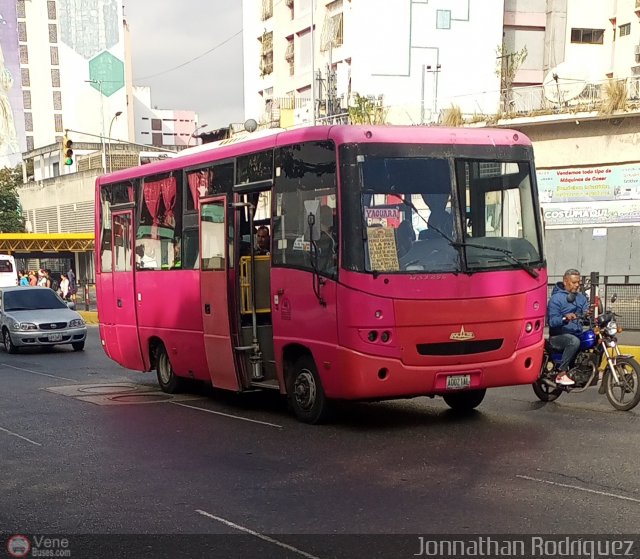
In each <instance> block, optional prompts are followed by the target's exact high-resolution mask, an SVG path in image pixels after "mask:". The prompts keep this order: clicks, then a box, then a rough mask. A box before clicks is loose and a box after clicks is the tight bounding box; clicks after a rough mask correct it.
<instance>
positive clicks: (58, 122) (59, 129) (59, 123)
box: [53, 114, 63, 132]
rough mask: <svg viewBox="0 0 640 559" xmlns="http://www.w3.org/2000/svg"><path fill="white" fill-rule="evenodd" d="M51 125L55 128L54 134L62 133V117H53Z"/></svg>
mask: <svg viewBox="0 0 640 559" xmlns="http://www.w3.org/2000/svg"><path fill="white" fill-rule="evenodd" d="M53 125H54V126H55V127H56V132H62V131H63V130H62V115H61V114H55V115H53Z"/></svg>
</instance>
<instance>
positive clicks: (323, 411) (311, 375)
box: [287, 355, 330, 425]
mask: <svg viewBox="0 0 640 559" xmlns="http://www.w3.org/2000/svg"><path fill="white" fill-rule="evenodd" d="M287 397H288V398H289V404H290V406H291V409H292V410H293V413H294V414H295V415H296V417H297V418H298V419H299V420H300V421H302V422H304V423H310V424H312V425H315V424H318V423H322V422H324V421H326V420H327V419H328V417H329V415H330V402H329V400H328V399H327V397H326V396H325V393H324V390H323V388H322V383H321V382H320V377H319V376H318V371H317V370H316V365H315V363H314V361H313V359H312V358H311V356H309V355H304V356H302V357H299V358H298V359H297V360H296V362H295V363H294V365H293V368H292V369H291V372H290V375H289V382H288V386H287Z"/></svg>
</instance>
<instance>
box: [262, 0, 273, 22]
mask: <svg viewBox="0 0 640 559" xmlns="http://www.w3.org/2000/svg"><path fill="white" fill-rule="evenodd" d="M271 16H273V0H262V21H265V20H267V19H269V18H270V17H271Z"/></svg>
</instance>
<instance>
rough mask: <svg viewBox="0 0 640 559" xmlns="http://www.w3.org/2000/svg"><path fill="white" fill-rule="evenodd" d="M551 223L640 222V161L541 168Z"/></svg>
mask: <svg viewBox="0 0 640 559" xmlns="http://www.w3.org/2000/svg"><path fill="white" fill-rule="evenodd" d="M536 175H537V179H538V189H539V192H540V203H541V204H542V206H543V208H544V216H545V222H546V225H547V226H551V227H553V226H559V225H606V224H613V223H633V222H638V223H640V163H633V164H626V165H608V166H607V165H603V166H594V167H573V168H564V169H538V170H537V172H536Z"/></svg>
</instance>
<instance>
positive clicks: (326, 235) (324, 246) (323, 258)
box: [315, 206, 338, 273]
mask: <svg viewBox="0 0 640 559" xmlns="http://www.w3.org/2000/svg"><path fill="white" fill-rule="evenodd" d="M318 216H319V218H320V238H319V239H318V240H317V241H316V242H315V245H316V248H317V250H318V269H319V270H321V271H325V272H330V273H334V272H335V270H336V268H337V263H338V262H337V256H336V249H337V247H336V238H335V231H334V228H333V210H332V209H331V208H330V207H329V206H320V209H319V210H318Z"/></svg>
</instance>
